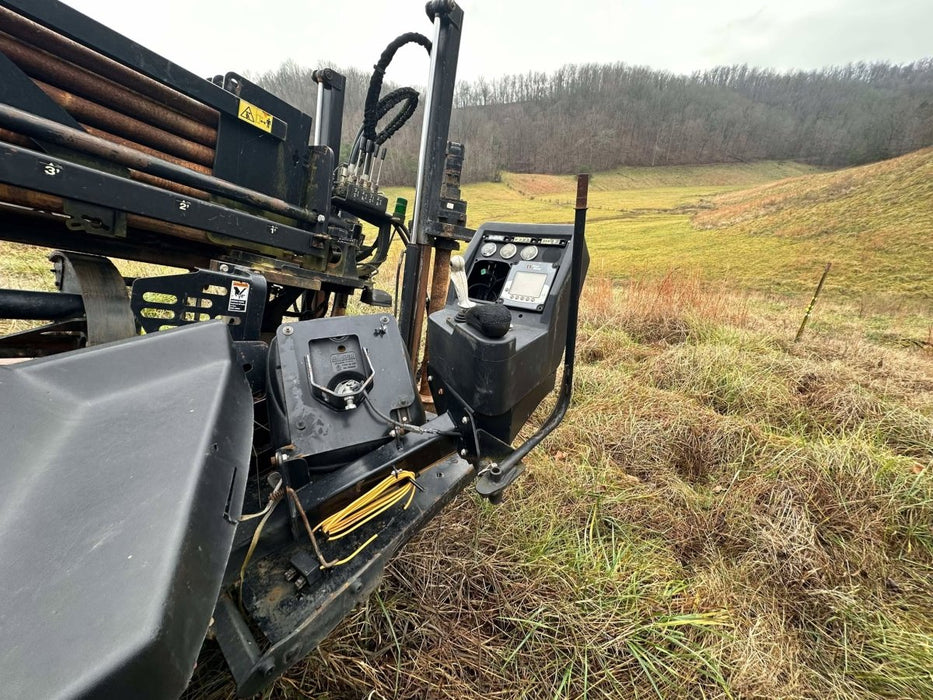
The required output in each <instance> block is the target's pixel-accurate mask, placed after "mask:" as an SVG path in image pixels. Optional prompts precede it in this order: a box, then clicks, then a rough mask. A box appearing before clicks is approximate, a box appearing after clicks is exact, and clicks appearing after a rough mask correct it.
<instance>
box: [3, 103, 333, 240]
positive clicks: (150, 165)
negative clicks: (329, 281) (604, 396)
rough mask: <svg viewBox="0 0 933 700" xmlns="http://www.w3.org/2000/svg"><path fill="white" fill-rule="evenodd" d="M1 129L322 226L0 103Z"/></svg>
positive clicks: (284, 206)
mask: <svg viewBox="0 0 933 700" xmlns="http://www.w3.org/2000/svg"><path fill="white" fill-rule="evenodd" d="M0 126H5V127H7V128H10V129H13V130H14V131H18V132H20V133H24V134H26V135H27V136H30V137H32V138H37V139H39V140H42V141H48V142H50V143H55V144H58V145H59V146H64V147H65V148H70V149H72V150H75V151H80V152H82V153H87V154H90V155H93V156H97V157H99V158H103V159H104V160H108V161H111V162H114V163H118V164H120V165H124V166H126V167H128V168H133V169H135V170H140V171H142V172H145V173H149V174H150V175H156V176H157V177H162V178H165V179H167V180H171V181H173V182H178V183H180V184H183V185H188V186H189V187H194V188H197V189H202V190H205V191H207V192H211V193H213V194H218V195H221V196H224V197H229V198H230V199H235V200H237V201H239V202H243V203H244V204H249V205H252V206H254V207H256V208H257V209H262V210H264V211H268V212H273V213H276V214H281V215H282V216H285V217H288V218H291V219H297V220H299V221H304V222H307V223H312V224H316V223H318V216H319V215H318V214H317V212H314V211H311V210H310V209H305V208H303V207H298V206H295V205H294V204H289V203H288V202H286V201H285V200H283V199H278V198H277V197H270V196H269V195H266V194H262V193H261V192H256V191H255V190H250V189H247V188H246V187H241V186H240V185H235V184H233V183H232V182H227V181H226V180H221V179H219V178H216V177H212V176H209V175H202V174H201V173H196V172H194V171H192V170H188V169H187V168H182V167H180V166H178V165H175V164H173V163H169V162H167V161H164V160H161V159H160V158H155V157H153V156H150V155H147V154H145V153H140V152H139V151H134V150H133V149H132V148H127V147H125V146H121V145H119V144H116V143H111V142H109V141H105V140H103V139H100V138H97V137H96V136H91V135H90V134H87V133H85V132H83V131H78V130H77V129H72V128H71V127H68V126H65V125H63V124H59V123H58V122H53V121H52V120H50V119H44V118H42V117H39V116H36V115H34V114H30V113H29V112H25V111H23V110H21V109H16V108H15V107H11V106H10V105H6V104H0ZM309 235H310V234H309Z"/></svg>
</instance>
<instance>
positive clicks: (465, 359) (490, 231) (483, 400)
mask: <svg viewBox="0 0 933 700" xmlns="http://www.w3.org/2000/svg"><path fill="white" fill-rule="evenodd" d="M572 240H573V226H571V225H563V224H511V223H488V224H484V225H483V226H481V227H480V228H479V230H478V231H477V232H476V235H475V236H474V238H473V240H472V241H471V243H470V245H469V247H468V248H467V250H466V254H465V256H464V257H465V261H466V268H465V269H466V271H467V273H468V277H470V275H471V274H472V273H473V271H474V270H475V269H477V268H478V267H479V266H483V265H488V264H490V263H495V264H496V265H498V266H500V267H502V268H503V269H504V268H505V266H508V269H509V271H515V270H516V269H517V268H518V266H521V265H523V264H524V265H527V264H528V263H529V261H528V260H522V258H521V255H520V253H518V252H516V253H514V254H513V255H511V256H509V257H507V258H504V257H502V256H501V255H499V252H498V251H500V250H501V249H502V247H503V246H506V245H515V246H516V247H518V246H526V247H527V246H534V247H536V248H538V253H537V256H536V258H535V260H537V261H538V262H539V263H541V264H543V265H547V266H553V267H552V269H553V279H552V282H551V284H550V286H549V288H547V290H546V291H545V290H542V294H544V295H546V296H545V299H544V300H543V302H542V303H540V304H538V303H535V304H529V303H526V302H516V303H512V302H506V305H509V304H511V305H512V306H513V307H514V308H512V309H511V314H512V327H511V329H510V330H509V331H508V332H507V333H506V334H505V335H504V336H503V337H501V338H489V337H486V336H484V335H483V334H482V333H481V332H480V331H478V330H477V329H476V328H474V327H472V326H470V325H469V324H468V323H465V322H464V321H463V320H459V319H458V318H457V316H458V308H457V302H456V297H455V295H454V294H453V293H451V295H450V297H449V298H448V303H447V306H446V307H445V308H443V309H441V310H440V311H438V312H436V313H434V314H431V316H430V318H429V320H428V347H429V348H430V374H431V376H432V390H433V393H434V400H435V404H436V405H437V407H438V410H439V411H444V410H447V407H448V406H449V405H450V402H451V401H457V400H459V401H460V402H462V403H464V404H466V406H468V407H469V408H470V409H471V410H472V411H473V412H474V414H475V418H476V426H477V427H478V428H482V429H483V430H486V431H487V432H489V433H490V434H492V435H494V436H495V437H497V438H499V439H500V440H502V441H503V442H506V443H510V442H512V440H514V439H515V436H516V435H517V434H518V431H519V430H520V429H521V427H522V426H523V425H524V424H525V422H526V421H527V420H528V417H529V416H530V415H531V413H532V412H533V411H534V409H535V408H536V407H537V405H538V403H540V401H541V399H543V398H544V397H545V396H546V395H547V393H548V392H549V391H550V390H551V389H553V388H554V381H555V376H556V371H557V367H558V365H559V364H560V358H561V356H562V355H563V351H564V340H565V337H566V332H567V308H568V302H569V281H570V268H571V265H570V257H571V255H570V252H571V248H572V246H571V242H572ZM542 241H546V242H547V243H546V244H544V243H542ZM490 243H492V244H494V245H495V246H496V251H497V252H496V253H494V254H491V255H483V254H482V253H481V249H482V247H483V246H484V245H487V244H490ZM532 262H534V261H532ZM586 264H587V260H585V261H584V270H585V269H586ZM475 277H476V275H473V278H475ZM507 277H508V275H502V276H501V278H500V279H499V280H498V282H497V285H498V291H497V290H494V289H486V290H484V294H486V298H489V297H493V298H500V297H501V293H502V289H503V287H504V285H505V284H506V283H507V279H506V278H507ZM474 301H477V303H491V302H483V301H478V300H474ZM500 303H501V302H500ZM529 306H530V307H531V308H530V309H529V308H527V307H529ZM461 318H462V317H461ZM451 393H453V394H455V396H451ZM457 397H458V398H457Z"/></svg>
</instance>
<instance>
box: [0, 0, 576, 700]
mask: <svg viewBox="0 0 933 700" xmlns="http://www.w3.org/2000/svg"><path fill="white" fill-rule="evenodd" d="M427 14H428V17H429V18H430V20H431V22H432V23H433V30H434V31H433V38H432V39H430V40H429V39H428V38H426V37H424V36H422V35H420V34H414V33H413V34H406V35H403V36H401V37H399V38H398V39H397V40H395V41H393V42H392V43H391V44H389V46H388V48H387V49H386V50H385V51H384V52H383V54H382V56H381V58H380V59H379V62H378V64H377V65H376V70H375V73H374V74H373V77H372V80H371V82H370V86H369V91H368V94H367V98H366V109H365V116H364V119H363V124H362V126H361V127H360V129H359V131H358V133H356V135H355V138H353V140H352V141H351V140H348V141H347V142H346V144H345V148H344V154H345V157H344V158H343V159H341V158H340V154H341V145H342V144H343V143H344V142H343V140H342V133H341V123H342V116H343V106H344V91H345V88H346V84H345V82H346V81H345V79H344V77H343V76H342V75H340V74H339V73H337V72H335V71H333V70H329V69H328V70H319V71H317V72H316V73H315V74H314V80H315V81H316V83H317V86H316V87H317V98H318V99H317V110H316V113H315V115H314V116H313V117H312V116H310V115H307V114H304V113H302V112H301V111H299V110H298V109H296V108H294V107H293V106H291V105H289V104H287V103H286V102H284V101H282V100H281V99H279V98H277V97H275V96H274V95H272V94H270V93H268V92H267V91H265V90H263V89H262V88H260V87H259V86H257V85H256V84H254V83H252V82H251V81H250V80H248V79H246V78H244V77H243V76H241V75H237V74H235V73H227V74H226V75H218V76H215V77H213V78H211V79H209V80H204V79H201V78H199V77H197V76H195V75H193V74H191V73H189V72H187V71H185V70H184V69H182V68H180V67H179V66H177V65H175V64H173V63H171V62H169V61H168V60H166V59H164V58H162V57H160V56H158V55H156V54H154V53H153V52H151V51H148V50H147V49H145V48H143V47H141V46H139V45H138V44H136V43H134V42H132V41H130V40H129V39H127V38H125V37H123V36H120V35H118V34H116V33H114V32H113V31H111V30H109V29H108V28H106V27H105V26H103V25H101V24H99V23H97V22H95V21H93V20H91V19H89V18H88V17H85V16H83V15H81V14H79V13H78V12H76V11H74V10H73V9H71V8H69V7H68V6H66V5H64V4H62V3H60V2H57V0H0V239H2V240H5V241H8V242H11V243H15V244H28V245H29V246H38V247H42V248H45V249H47V250H46V251H45V252H44V253H42V254H41V255H44V256H45V257H47V259H48V265H49V267H50V268H51V272H52V278H51V279H50V280H49V285H48V288H53V287H52V285H53V284H54V289H55V291H39V290H25V289H0V319H8V321H5V322H3V323H4V326H3V327H4V328H5V329H7V330H10V331H12V332H9V333H7V334H6V335H4V336H2V337H0V358H6V359H4V360H2V365H0V449H2V454H3V458H2V465H3V468H2V475H3V486H4V488H3V489H2V492H0V562H2V566H0V591H2V595H0V630H2V631H3V635H2V637H3V640H2V642H0V679H2V682H0V695H2V696H4V697H55V698H64V697H79V696H80V697H85V696H101V697H150V696H151V697H175V696H178V695H179V694H180V693H181V692H182V691H183V690H184V688H185V686H186V684H187V683H188V681H189V678H190V677H191V674H192V671H193V668H194V665H195V661H196V659H197V656H198V652H199V649H200V648H201V645H202V642H203V641H204V639H205V636H207V635H211V636H212V637H214V638H216V640H217V641H218V642H219V645H220V647H221V649H222V650H223V653H224V656H225V657H226V660H227V663H228V665H229V669H230V673H231V674H232V675H233V677H234V679H235V680H236V683H237V685H238V688H239V692H240V694H241V695H243V696H248V695H251V694H254V693H257V692H259V691H262V690H263V689H264V688H266V687H267V686H268V685H269V684H270V683H272V681H273V680H274V679H275V678H277V677H278V676H279V675H280V674H281V673H283V672H284V671H285V670H286V669H287V668H288V667H289V666H290V665H291V664H293V663H295V662H296V661H299V660H300V659H302V658H303V657H304V656H306V655H307V654H308V653H309V652H310V651H311V650H312V649H313V648H314V647H315V645H317V644H318V643H319V642H320V641H321V640H322V639H323V638H324V637H325V636H326V635H327V634H328V633H329V632H330V631H331V630H332V629H333V628H334V627H335V626H336V625H337V624H338V623H339V621H340V620H341V619H342V618H343V617H344V616H345V615H346V614H347V612H348V611H350V610H351V609H352V608H353V606H355V605H356V604H358V603H360V602H361V601H364V600H365V599H366V597H367V596H369V594H370V593H371V592H372V591H373V590H374V589H375V587H376V586H377V585H378V582H379V580H380V578H381V575H382V572H383V570H384V567H385V564H386V562H387V560H388V559H389V558H390V557H391V556H392V555H393V554H394V553H395V552H396V551H397V550H398V549H399V548H400V547H401V546H403V545H404V544H405V543H406V542H407V541H408V540H410V539H411V538H412V537H413V536H414V535H415V534H416V533H417V532H418V531H419V530H420V529H421V528H423V527H424V526H425V524H426V523H427V522H428V521H429V520H431V518H433V517H434V516H435V515H437V514H438V512H439V511H440V510H441V509H442V508H443V507H444V506H445V504H447V503H448V502H449V501H450V500H451V499H452V498H453V497H454V496H455V495H456V494H458V493H459V492H460V491H462V490H463V489H464V488H465V487H467V486H468V485H470V484H475V488H476V490H477V491H478V492H479V493H480V494H481V495H482V496H484V497H486V498H489V499H490V500H492V501H498V500H499V499H500V498H501V495H502V493H503V490H504V489H505V488H507V487H508V485H509V484H510V483H512V481H513V480H514V479H515V478H516V476H517V475H518V474H519V472H520V471H521V469H522V464H521V459H522V458H523V457H524V456H525V455H526V454H527V453H528V451H529V450H531V449H532V448H533V447H534V446H535V445H536V444H537V443H538V442H540V440H541V439H542V438H543V437H544V436H545V435H546V434H547V433H548V432H550V431H551V430H553V428H554V427H555V426H556V425H557V424H558V423H559V422H560V420H561V418H562V417H563V415H564V411H565V410H566V408H567V405H568V403H569V399H570V387H571V383H572V370H573V348H574V338H575V332H576V313H577V300H578V297H579V294H580V288H581V284H582V281H583V277H584V274H585V269H586V251H585V247H584V244H583V228H584V217H585V208H586V204H585V198H586V185H585V180H584V179H582V178H581V181H580V191H579V193H578V201H577V211H576V218H575V223H574V224H573V225H570V224H568V225H533V224H506V223H488V224H485V225H483V226H481V227H480V228H479V229H478V230H477V231H476V232H475V233H474V232H473V231H471V230H469V229H467V228H466V203H465V202H464V201H462V199H461V196H460V189H459V183H460V168H461V166H462V162H463V158H464V155H465V154H464V148H463V146H462V145H460V144H456V143H451V142H449V141H448V130H449V124H450V114H451V105H452V97H453V90H454V78H455V74H456V67H457V56H458V51H459V44H460V33H461V25H462V21H463V12H462V11H461V9H460V8H459V7H458V6H457V5H456V4H455V3H454V2H453V1H452V0H433V1H432V2H430V3H428V5H427ZM408 43H415V44H418V45H420V46H422V47H423V48H424V49H426V50H427V52H428V53H429V55H430V66H431V68H430V74H429V81H428V88H427V99H426V105H425V113H424V114H425V116H424V123H423V129H422V143H421V153H420V164H419V169H418V170H419V174H418V183H417V194H416V199H415V203H414V212H413V216H412V220H411V221H410V222H407V221H406V218H407V217H406V214H405V211H404V208H395V209H394V211H393V212H392V213H389V207H388V204H389V203H388V201H387V198H386V197H385V195H383V194H382V193H381V192H380V189H379V173H380V171H381V163H382V161H383V159H384V158H385V157H386V153H387V143H388V142H389V139H390V138H391V136H392V134H393V133H394V132H395V131H396V130H397V129H399V128H400V127H402V125H403V124H404V123H405V121H406V120H407V119H408V117H409V116H411V114H412V113H413V112H414V110H415V105H416V103H417V99H418V94H417V93H416V92H415V91H413V90H411V89H409V88H402V89H401V90H397V91H395V92H392V93H389V94H387V95H385V96H383V95H382V94H381V93H382V79H383V75H384V73H385V70H386V68H387V67H388V65H389V63H390V62H391V60H392V57H393V56H394V54H395V52H396V51H397V50H398V49H399V48H401V47H402V46H404V45H405V44H408ZM386 122H387V124H386V125H385V127H384V128H382V130H380V124H381V123H386ZM364 225H365V226H364ZM395 237H398V238H399V239H400V240H401V243H402V245H401V246H396V248H395V249H393V250H392V253H393V254H394V253H395V251H396V250H398V249H399V248H401V255H402V258H401V259H400V263H399V270H400V271H401V280H400V285H399V287H397V293H396V298H395V299H393V298H392V297H390V296H389V294H388V293H387V292H385V291H382V290H380V289H377V288H376V287H374V285H373V279H374V276H375V274H376V272H377V271H378V270H379V269H380V266H381V265H382V264H383V263H384V262H385V261H386V259H387V258H388V257H389V255H390V247H391V245H392V242H393V239H394V238H395ZM460 242H468V243H469V244H468V246H467V248H466V250H465V252H464V254H463V255H462V256H460V255H452V254H453V253H456V251H457V250H458V248H459V244H460ZM4 245H5V247H4V249H3V250H4V255H6V254H7V253H8V251H10V250H13V249H16V250H21V249H19V248H16V247H15V246H13V245H10V243H7V244H4ZM110 258H118V259H126V260H134V261H140V262H143V263H155V264H158V265H163V266H168V267H171V268H178V269H177V270H174V271H172V270H165V269H164V268H163V269H162V270H160V271H159V274H157V275H155V276H149V277H136V278H127V277H125V276H124V275H122V274H121V273H120V272H119V271H118V269H117V268H116V267H115V266H114V264H113V263H112V262H111V261H110ZM39 259H40V260H41V259H42V258H41V257H40V258H39ZM15 281H16V276H15V275H10V276H8V277H4V283H5V285H6V286H9V287H12V286H15ZM451 282H452V283H453V284H451ZM399 290H400V291H399ZM357 294H358V295H359V302H360V303H361V304H363V305H368V306H371V307H373V309H372V310H373V311H374V312H375V313H368V314H363V315H347V313H346V312H347V308H348V301H349V299H350V297H351V296H356V295H357ZM429 296H430V302H429V303H428V302H427V301H426V300H427V298H428V297H429ZM354 306H357V304H356V303H354ZM10 319H12V320H14V321H13V322H10V321H9V320H10ZM423 337H424V338H425V341H424V343H423V342H422V338H423ZM422 348H424V349H423V350H422ZM562 355H563V356H564V369H563V373H562V383H561V388H560V393H559V395H558V397H557V402H556V407H555V409H554V412H553V413H552V414H551V417H550V418H549V419H548V420H547V421H546V422H545V423H544V425H542V426H541V427H540V428H539V429H538V431H537V432H535V433H533V434H532V436H531V437H530V438H529V439H528V440H526V441H524V442H523V443H522V444H521V445H520V446H518V447H516V448H513V447H512V446H511V445H512V443H513V441H515V440H516V437H517V436H518V433H519V430H520V429H521V428H522V426H523V425H524V424H525V423H526V421H527V420H528V419H529V417H530V416H531V414H532V412H533V411H534V409H535V408H536V407H537V406H538V404H539V403H540V402H541V400H542V399H543V398H544V397H545V396H546V395H547V394H548V393H549V392H551V391H552V389H553V388H554V385H555V382H556V377H557V369H558V367H559V365H560V362H561V356H562Z"/></svg>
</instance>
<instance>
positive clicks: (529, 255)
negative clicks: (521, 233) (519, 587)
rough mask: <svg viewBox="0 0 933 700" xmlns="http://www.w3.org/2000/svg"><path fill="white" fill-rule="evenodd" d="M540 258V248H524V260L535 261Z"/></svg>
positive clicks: (530, 246)
mask: <svg viewBox="0 0 933 700" xmlns="http://www.w3.org/2000/svg"><path fill="white" fill-rule="evenodd" d="M536 257H538V246H536V245H526V246H525V247H524V248H522V260H534V259H535V258H536Z"/></svg>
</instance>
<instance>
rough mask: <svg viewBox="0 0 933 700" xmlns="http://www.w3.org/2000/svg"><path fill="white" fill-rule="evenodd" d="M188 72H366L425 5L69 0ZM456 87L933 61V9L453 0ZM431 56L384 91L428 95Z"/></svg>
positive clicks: (928, 3) (404, 60)
mask: <svg viewBox="0 0 933 700" xmlns="http://www.w3.org/2000/svg"><path fill="white" fill-rule="evenodd" d="M65 2H66V3H67V4H69V5H72V6H73V7H75V8H77V9H79V10H80V11H82V12H84V13H85V14H88V15H90V16H92V17H94V18H95V19H98V20H100V21H102V22H104V23H105V24H107V25H109V26H110V27H112V28H114V29H116V30H117V31H119V32H121V33H122V34H126V35H127V36H129V37H130V38H132V39H134V40H136V41H138V42H139V43H141V44H143V45H145V46H147V47H148V48H151V49H153V50H155V51H156V52H157V53H160V54H162V55H164V56H166V57H167V58H170V59H172V60H173V61H175V62H176V63H179V64H181V65H182V66H184V67H185V68H188V69H189V70H192V71H194V72H195V73H198V74H199V75H203V76H208V75H214V74H216V73H224V72H227V71H236V72H240V73H243V72H247V71H250V72H253V73H256V72H263V71H267V70H271V69H274V68H276V67H278V66H279V65H280V64H281V63H282V62H283V61H285V60H286V59H292V60H294V61H295V62H297V63H298V64H300V65H304V66H308V67H312V68H313V67H317V66H319V65H321V64H322V63H323V62H325V61H327V62H330V63H332V64H334V65H338V66H354V67H358V68H363V69H367V70H368V69H370V68H371V67H372V65H373V64H374V63H375V62H376V60H377V59H378V57H379V54H380V53H381V52H382V49H383V48H384V47H385V45H386V44H387V43H388V42H389V41H390V40H391V39H393V38H394V37H395V36H397V35H398V34H401V33H402V32H405V31H420V32H422V33H423V34H426V35H428V36H429V37H430V36H431V34H432V28H431V25H430V23H429V22H428V19H427V17H426V15H425V13H424V2H423V0H343V1H341V2H335V1H334V0H262V1H257V0H156V2H127V1H126V0H65ZM460 6H461V7H463V9H464V13H465V19H464V27H463V39H462V43H461V52H460V67H459V70H458V77H459V78H461V79H468V80H469V79H475V78H477V77H479V76H480V75H484V76H486V77H495V76H498V75H503V74H505V73H524V72H526V71H529V70H540V71H546V72H548V71H552V70H554V69H556V68H558V67H560V66H561V65H563V64H566V63H586V62H597V63H609V62H616V61H622V62H625V63H629V64H638V65H648V66H651V67H653V68H658V69H666V70H670V71H673V72H677V73H690V72H692V71H694V70H702V69H705V68H710V67H712V66H716V65H722V64H734V63H747V64H749V65H755V66H763V67H770V68H776V69H780V70H784V69H791V68H819V67H822V66H826V65H837V64H844V63H848V62H851V61H873V60H888V61H891V62H894V63H906V62H909V61H913V60H916V59H918V58H923V57H925V56H930V55H933V42H931V39H933V0H760V1H757V2H756V0H751V2H741V1H740V0H564V1H562V2H555V1H554V0H539V1H537V2H532V1H531V0H511V1H509V0H460ZM427 71H428V61H427V55H426V54H425V53H424V51H423V50H422V49H420V48H418V47H415V46H409V47H406V48H405V49H403V50H402V51H401V52H399V54H398V56H397V59H396V61H394V62H393V63H392V66H391V67H390V69H389V73H388V75H387V80H390V81H392V82H396V83H402V84H415V85H423V84H425V81H426V76H427Z"/></svg>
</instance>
